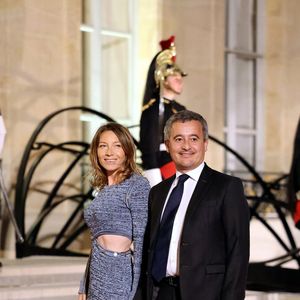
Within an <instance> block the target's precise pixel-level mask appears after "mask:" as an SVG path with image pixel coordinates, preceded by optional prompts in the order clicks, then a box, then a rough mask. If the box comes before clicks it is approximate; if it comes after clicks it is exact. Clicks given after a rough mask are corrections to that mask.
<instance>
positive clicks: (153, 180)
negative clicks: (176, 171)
mask: <svg viewBox="0 0 300 300" xmlns="http://www.w3.org/2000/svg"><path fill="white" fill-rule="evenodd" d="M144 176H145V177H146V178H147V179H148V181H149V183H150V186H151V187H152V186H154V185H156V184H158V183H160V182H161V181H162V177H161V172H160V169H159V168H155V169H149V170H145V171H144Z"/></svg>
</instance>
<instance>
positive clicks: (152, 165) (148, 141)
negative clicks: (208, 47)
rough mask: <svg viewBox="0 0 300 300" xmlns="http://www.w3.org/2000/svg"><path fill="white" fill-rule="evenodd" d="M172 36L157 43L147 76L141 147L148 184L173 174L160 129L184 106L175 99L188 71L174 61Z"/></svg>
mask: <svg viewBox="0 0 300 300" xmlns="http://www.w3.org/2000/svg"><path fill="white" fill-rule="evenodd" d="M174 40H175V37H174V36H171V37H170V38H169V39H168V40H163V41H161V42H160V46H161V48H162V50H161V51H160V52H159V53H157V54H156V55H155V57H154V58H153V60H152V62H151V64H150V67H149V71H148V76H147V82H146V87H145V94H144V99H143V108H142V115H141V120H140V150H141V152H142V166H143V169H144V171H145V176H146V177H147V178H148V180H149V181H150V184H151V186H153V185H155V184H157V183H159V182H160V181H161V180H162V179H166V178H168V177H170V176H172V175H174V174H175V166H174V163H173V162H172V161H171V158H170V155H169V154H168V152H167V151H166V147H165V144H164V137H163V136H164V135H163V129H164V126H165V123H166V121H167V120H168V119H169V117H170V116H171V115H173V114H174V113H176V112H178V111H181V110H184V109H185V107H184V106H183V105H181V104H180V103H178V102H177V101H176V100H175V98H176V97H178V96H179V95H180V94H181V93H182V90H183V77H184V76H186V75H187V74H186V73H185V72H183V71H182V70H181V68H180V67H179V66H178V65H177V64H176V49H175V44H174Z"/></svg>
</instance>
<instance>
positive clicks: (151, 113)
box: [140, 99, 185, 179]
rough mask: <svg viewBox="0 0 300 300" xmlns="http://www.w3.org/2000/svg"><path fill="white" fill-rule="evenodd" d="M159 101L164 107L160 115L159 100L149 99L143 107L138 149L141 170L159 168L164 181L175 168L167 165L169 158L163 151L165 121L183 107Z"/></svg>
mask: <svg viewBox="0 0 300 300" xmlns="http://www.w3.org/2000/svg"><path fill="white" fill-rule="evenodd" d="M161 101H162V104H163V106H164V109H163V113H161V114H160V107H159V102H160V101H159V99H151V100H149V102H148V103H146V104H145V105H144V106H143V110H142V116H141V121H140V149H141V152H142V161H143V169H144V170H149V169H156V168H159V169H161V171H162V178H163V179H165V178H167V177H169V176H170V175H173V171H174V170H175V167H173V165H170V164H169V163H170V162H171V157H170V155H169V153H168V152H167V151H166V149H165V144H164V138H163V136H164V134H163V129H164V126H165V124H166V122H167V120H168V119H169V118H170V117H171V116H172V115H173V114H174V113H176V112H178V111H181V110H184V109H185V107H184V106H183V105H181V104H179V103H178V102H176V101H175V100H168V99H161ZM167 164H168V165H167ZM168 166H169V168H168Z"/></svg>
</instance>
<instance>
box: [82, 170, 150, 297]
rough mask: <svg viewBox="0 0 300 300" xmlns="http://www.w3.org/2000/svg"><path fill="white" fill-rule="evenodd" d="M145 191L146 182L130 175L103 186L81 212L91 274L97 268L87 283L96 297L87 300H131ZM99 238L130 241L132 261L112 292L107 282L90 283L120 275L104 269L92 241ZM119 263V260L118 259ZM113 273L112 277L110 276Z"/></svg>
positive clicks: (138, 261) (145, 206)
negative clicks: (88, 239)
mask: <svg viewBox="0 0 300 300" xmlns="http://www.w3.org/2000/svg"><path fill="white" fill-rule="evenodd" d="M149 190H150V185H149V182H148V181H147V179H146V178H144V177H143V176H141V175H138V174H133V175H132V176H131V177H130V178H128V179H126V180H125V181H123V182H121V183H120V184H117V185H111V186H105V187H104V188H103V189H102V190H100V191H99V192H98V193H97V194H96V197H95V199H94V200H93V201H92V203H91V204H90V205H89V207H88V208H87V209H86V210H85V211H84V218H85V221H86V223H87V225H88V227H89V228H90V231H91V236H92V240H93V243H92V253H93V255H92V257H91V269H93V270H94V273H95V270H96V269H97V268H98V271H97V272H96V273H97V276H95V277H94V276H91V279H90V280H91V283H90V287H91V288H94V287H95V288H97V291H91V294H92V295H93V294H94V295H97V297H93V298H89V299H99V300H100V299H108V298H107V297H110V298H109V299H118V300H119V299H124V300H130V299H132V298H133V297H134V294H135V292H136V289H137V285H138V281H139V277H140V268H141V260H142V247H143V237H144V232H145V227H146V223H147V216H148V194H149ZM103 234H115V235H122V236H126V237H128V238H129V239H131V240H132V241H133V245H134V252H133V259H132V260H127V261H128V264H130V265H129V267H128V266H124V268H125V269H124V268H121V269H122V270H123V272H125V273H126V274H121V275H122V278H124V280H123V279H122V280H121V279H120V280H121V282H120V280H119V281H118V282H117V283H118V286H115V287H114V288H113V287H112V282H107V285H106V283H105V282H101V284H100V282H99V284H97V282H93V280H97V281H98V279H97V278H103V277H105V278H111V281H112V280H115V279H116V278H119V276H120V274H119V273H120V271H122V270H121V269H120V266H116V267H117V268H112V266H106V267H105V261H104V260H103V259H104V258H101V257H103V253H104V252H105V251H103V249H101V248H100V247H98V245H97V242H96V238H97V237H98V236H100V235H103ZM106 252H109V251H106ZM101 253H102V254H101ZM104 254H105V253H104ZM121 255H122V254H121ZM108 256H109V253H106V255H105V257H106V259H107V258H108ZM116 259H117V258H116ZM119 259H121V257H120V255H119ZM122 259H123V258H122ZM100 260H101V261H100ZM107 262H108V260H107ZM123 262H124V260H123ZM109 264H113V262H112V261H110V263H109ZM117 264H119V262H117ZM113 270H115V271H113ZM125 270H128V271H125ZM114 272H115V274H113V273H114ZM107 273H109V274H107ZM107 275H108V276H107ZM128 278H129V280H128ZM122 282H123V284H126V286H124V287H120V284H122ZM125 282H126V283H125ZM128 282H129V284H128ZM82 289H83V287H82V286H81V287H80V292H83V290H82ZM128 289H129V294H126V293H125V294H124V293H121V294H123V298H122V297H121V296H120V291H121V290H123V291H128ZM114 293H115V294H114ZM108 295H109V296H108ZM114 295H115V296H114Z"/></svg>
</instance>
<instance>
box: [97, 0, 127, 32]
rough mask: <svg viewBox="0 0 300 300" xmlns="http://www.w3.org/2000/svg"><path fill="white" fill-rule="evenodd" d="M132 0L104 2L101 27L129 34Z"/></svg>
mask: <svg viewBox="0 0 300 300" xmlns="http://www.w3.org/2000/svg"><path fill="white" fill-rule="evenodd" d="M129 4H130V0H102V1H101V27H102V29H109V30H113V31H120V32H128V31H129V29H130V28H129V16H128V7H129Z"/></svg>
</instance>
